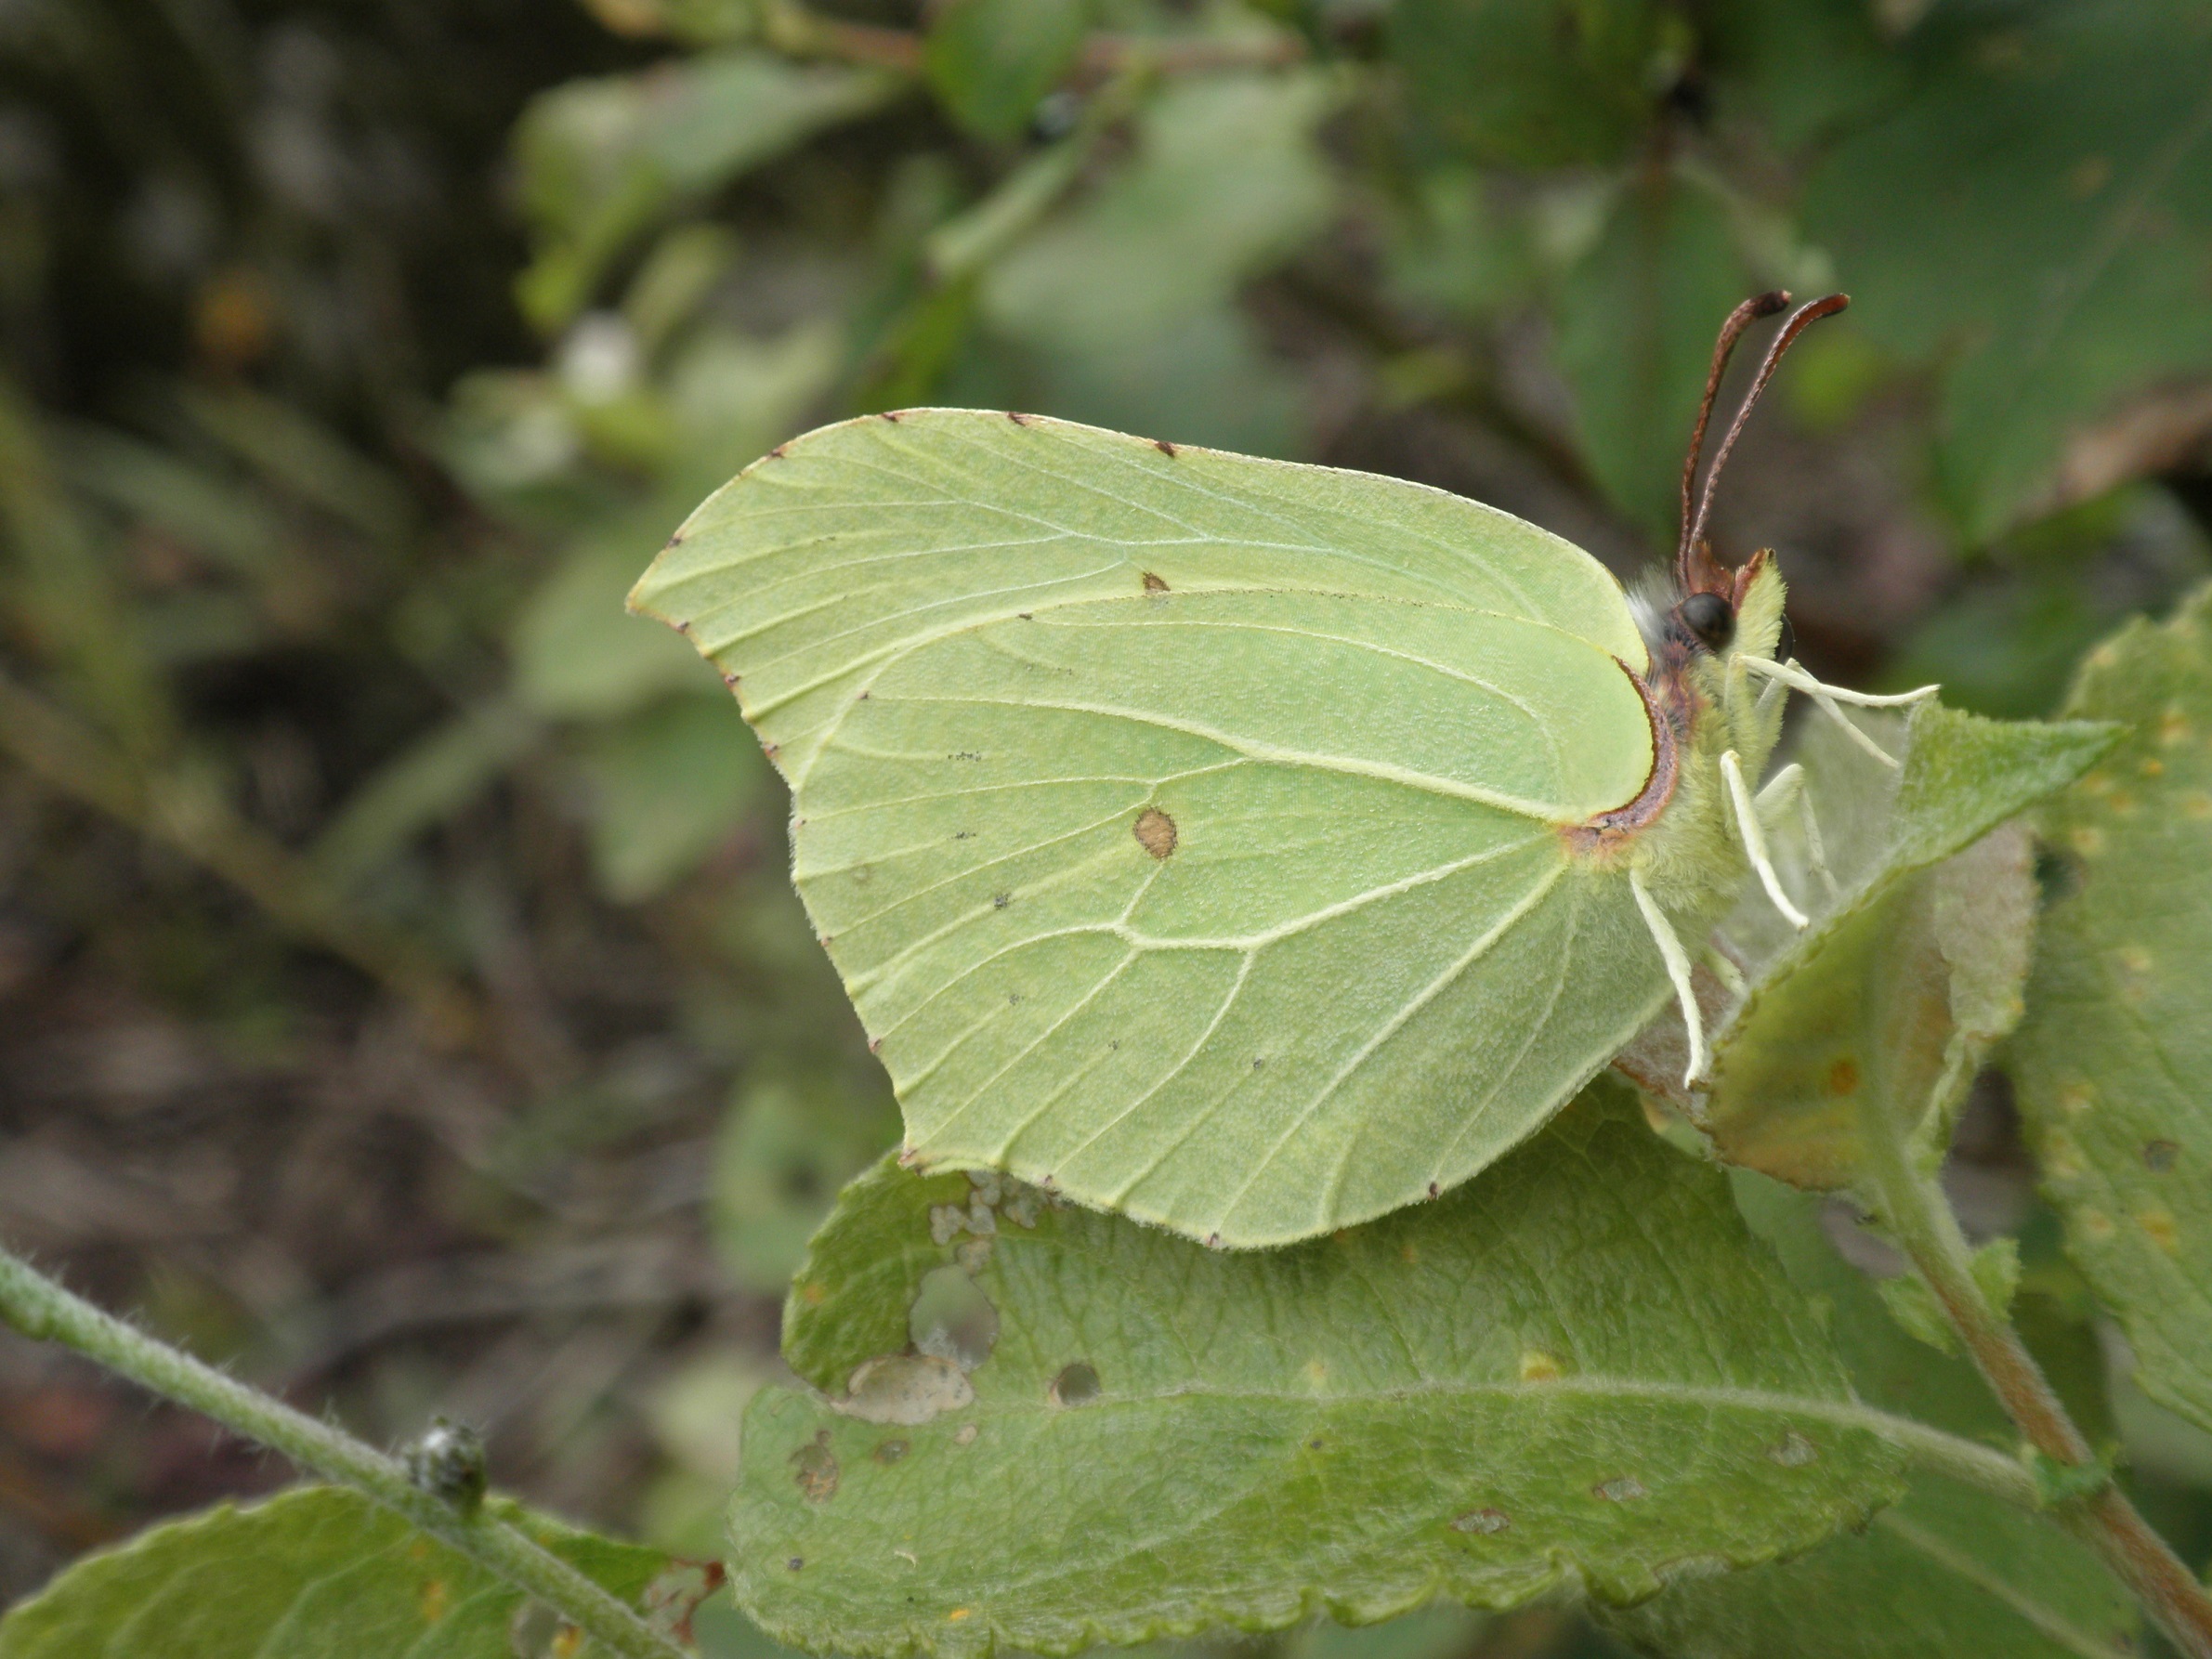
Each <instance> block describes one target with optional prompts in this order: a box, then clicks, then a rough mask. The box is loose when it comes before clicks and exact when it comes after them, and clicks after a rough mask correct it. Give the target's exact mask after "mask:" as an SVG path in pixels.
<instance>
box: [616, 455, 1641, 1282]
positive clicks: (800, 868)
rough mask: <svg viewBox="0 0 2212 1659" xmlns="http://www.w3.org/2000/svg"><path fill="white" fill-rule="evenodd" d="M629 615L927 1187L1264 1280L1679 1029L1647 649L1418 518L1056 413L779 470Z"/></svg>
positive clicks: (1325, 476)
mask: <svg viewBox="0 0 2212 1659" xmlns="http://www.w3.org/2000/svg"><path fill="white" fill-rule="evenodd" d="M632 602H633V604H634V605H635V606H636V607H638V608H640V609H642V610H645V611H648V612H649V613H650V614H654V615H658V616H661V617H662V618H664V619H666V620H671V621H673V622H674V623H675V624H676V625H677V626H679V627H684V628H687V630H688V631H689V636H690V638H691V641H692V643H693V644H694V645H695V646H696V647H699V648H700V650H701V651H703V652H705V653H707V654H708V655H709V656H710V657H712V658H713V660H715V662H716V663H717V665H718V666H719V667H720V668H721V669H722V671H723V672H724V673H725V674H726V676H730V677H732V678H733V679H734V681H735V683H736V684H737V687H738V691H739V696H740V700H741V702H742V704H743V707H744V709H745V712H746V716H747V718H748V719H750V720H751V721H752V722H753V725H754V727H755V729H756V730H757V731H758V732H759V733H760V736H761V738H762V739H763V742H764V744H765V745H766V747H767V748H768V749H769V752H770V754H771V756H772V758H774V759H775V761H776V764H777V765H778V767H779V769H780V770H781V771H782V773H783V775H784V776H785V777H786V778H787V779H789V780H790V782H791V783H792V791H793V818H792V846H793V864H792V870H793V877H794V880H795V881H796V882H797V885H798V887H799V890H800V892H801V894H802V895H804V896H805V900H806V904H807V909H808V914H809V915H810V917H811V918H812V919H813V921H814V924H815V928H816V931H817V933H818V934H819V935H820V936H821V937H822V940H823V943H824V945H825V946H826V947H827V948H828V949H829V952H830V955H831V960H833V961H834V962H835V963H836V965H837V968H838V971H839V973H841V974H842V975H843V977H844V983H845V988H846V990H847V992H848V993H849V994H850V995H851V996H852V998H853V1000H854V1003H855V1006H856V1007H857V1009H858V1011H859V1012H860V1016H861V1019H862V1021H863V1023H864V1024H865V1025H867V1027H868V1029H869V1031H870V1035H871V1037H872V1038H873V1039H875V1043H876V1047H877V1049H878V1052H879V1053H880V1056H881V1058H882V1060H883V1064H884V1065H885V1067H886V1068H887V1069H888V1070H889V1071H890V1073H891V1077H892V1080H893V1082H894V1084H895V1085H896V1086H897V1089H898V1091H899V1098H900V1103H901V1104H902V1106H903V1108H904V1110H905V1113H906V1120H907V1130H908V1140H909V1142H910V1144H911V1145H912V1146H913V1147H914V1149H915V1151H916V1153H917V1155H918V1156H921V1157H923V1159H925V1160H928V1161H932V1162H937V1163H943V1164H949V1165H951V1166H953V1167H964V1168H983V1167H989V1168H1001V1169H1009V1170H1011V1171H1012V1172H1013V1173H1014V1174H1016V1175H1019V1176H1021V1177H1022V1178H1023V1179H1025V1180H1033V1181H1040V1182H1041V1181H1043V1180H1045V1179H1046V1178H1048V1177H1049V1178H1050V1179H1051V1180H1053V1181H1054V1182H1056V1183H1057V1184H1058V1187H1059V1189H1060V1190H1061V1191H1063V1192H1065V1193H1066V1194H1067V1195H1070V1196H1073V1197H1075V1198H1077V1199H1079V1200H1080V1201H1082V1202H1085V1203H1090V1204H1095V1205H1099V1206H1103V1207H1108V1208H1119V1209H1122V1210H1124V1211H1126V1212H1127V1213H1129V1214H1132V1215H1134V1216H1136V1217H1138V1218H1139V1219H1141V1220H1146V1221H1159V1222H1161V1223H1162V1224H1164V1225H1168V1226H1171V1227H1173V1228H1175V1229H1176V1230H1177V1231H1179V1232H1183V1233H1185V1234H1189V1235H1191V1236H1194V1237H1198V1238H1204V1237H1207V1236H1209V1235H1210V1234H1218V1235H1219V1237H1220V1238H1221V1239H1222V1240H1224V1242H1227V1243H1229V1244H1232V1245H1237V1246H1247V1245H1265V1244H1274V1243H1279V1242H1284V1241H1287V1240H1289V1239H1294V1238H1299V1237H1304V1236H1309V1235H1311V1234H1315V1233H1318V1232H1322V1231H1326V1230H1328V1229H1329V1228H1332V1227H1337V1226H1342V1225H1345V1224H1347V1223H1349V1222H1353V1221H1362V1220H1365V1219H1367V1218H1368V1217H1371V1216H1374V1215H1378V1214H1381V1212H1383V1211H1384V1210H1387V1209H1391V1208H1395V1207H1397V1206H1399V1205H1402V1204H1407V1203H1411V1202H1415V1201H1417V1200H1419V1199H1420V1198H1422V1197H1425V1196H1427V1195H1430V1194H1431V1193H1433V1191H1435V1190H1437V1189H1439V1188H1441V1187H1445V1186H1449V1185H1452V1184H1454V1183H1456V1182H1459V1181H1463V1180H1465V1179H1466V1178H1467V1177H1468V1176H1470V1175H1472V1174H1473V1173H1474V1172H1475V1171H1477V1170H1478V1169H1482V1168H1483V1167H1485V1166H1486V1165H1487V1164H1488V1163H1490V1162H1491V1161H1492V1160H1494V1159H1495V1158H1496V1157H1497V1156H1499V1154H1501V1153H1503V1152H1504V1151H1506V1150H1507V1149H1508V1148H1509V1147H1511V1146H1512V1145H1514V1144H1516V1143H1519V1142H1520V1141H1521V1140H1523V1139H1524V1138H1525V1137H1526V1136H1527V1135H1528V1134H1529V1133H1530V1132H1531V1131H1533V1130H1535V1129H1536V1128H1537V1127H1538V1125H1539V1124H1541V1123H1542V1122H1543V1121H1544V1119H1545V1118H1547V1117H1550V1116H1551V1113H1552V1112H1553V1111H1555V1110H1557V1109H1558V1107H1559V1106H1560V1105H1562V1104H1564V1103H1565V1101H1566V1100H1567V1099H1568V1098H1570V1097H1571V1096H1572V1094H1573V1093H1574V1091H1576V1090H1577V1089H1579V1088H1580V1087H1581V1085H1582V1084H1583V1083H1584V1082H1585V1081H1586V1080H1587V1079H1588V1078H1589V1077H1590V1075H1591V1073H1592V1072H1594V1071H1595V1070H1596V1069H1597V1067H1599V1066H1600V1065H1603V1064H1604V1063H1605V1062H1606V1061H1607V1060H1608V1059H1610V1058H1611V1057H1612V1055H1613V1054H1614V1053H1615V1052H1616V1051H1617V1050H1618V1049H1619V1047H1620V1045H1621V1044H1622V1043H1624V1042H1626V1041H1627V1040H1628V1039H1629V1038H1630V1036H1631V1035H1633V1033H1634V1032H1635V1030H1636V1029H1637V1027H1639V1026H1640V1025H1643V1022H1644V1021H1645V1020H1646V1019H1648V1018H1649V1016H1650V1014H1651V1012H1653V1010H1654V1009H1656V1007H1657V1006H1658V1004H1659V1002H1660V1000H1661V999H1662V998H1663V997H1664V996H1665V994H1666V985H1667V982H1666V977H1665V973H1664V969H1663V967H1662V965H1661V962H1660V959H1659V956H1658V953H1657V951H1656V949H1655V948H1654V947H1653V946H1652V943H1651V938H1650V935H1649V934H1648V932H1647V931H1646V929H1645V927H1644V924H1643V920H1642V918H1641V916H1640V914H1639V912H1638V911H1637V908H1636V906H1635V902H1634V900H1633V898H1632V896H1631V895H1630V893H1629V892H1628V891H1627V889H1628V882H1627V879H1626V877H1625V876H1624V875H1623V874H1622V873H1621V872H1620V871H1619V870H1618V869H1612V868H1608V867H1604V866H1602V865H1601V864H1599V863H1597V862H1595V861H1590V860H1584V859H1581V858H1578V857H1577V856H1573V855H1572V854H1571V853H1570V851H1569V848H1568V843H1567V842H1566V840H1565V839H1564V838H1563V837H1562V836H1561V835H1560V834H1559V833H1558V832H1557V830H1558V827H1559V826H1560V825H1563V824H1577V823H1582V822H1586V821H1588V820H1589V819H1590V817H1592V816H1595V815H1596V814H1597V813H1600V812H1603V811H1604V810H1606V809H1608V808H1610V807H1612V806H1615V805H1617V804H1619V803H1622V802H1626V801H1630V800H1632V799H1634V798H1635V797H1636V795H1637V794H1638V792H1639V791H1640V790H1642V789H1643V785H1644V781H1645V779H1646V778H1647V777H1649V776H1650V775H1651V769H1652V765H1653V748H1652V738H1651V726H1650V723H1649V720H1648V717H1647V716H1646V714H1645V712H1644V709H1643V700H1642V699H1641V697H1640V696H1639V694H1638V692H1637V691H1636V689H1635V687H1634V686H1633V685H1632V684H1631V683H1630V677H1629V676H1628V675H1627V674H1625V673H1623V672H1622V664H1623V663H1624V662H1637V663H1640V662H1642V661H1643V660H1644V648H1643V642H1642V640H1641V638H1640V637H1639V636H1638V635H1637V634H1636V633H1635V629H1634V623H1633V620H1632V618H1631V617H1630V613H1629V609H1628V607H1627V605H1626V603H1625V601H1624V599H1623V597H1622V594H1621V591H1620V588H1619V586H1618V584H1617V583H1616V581H1614V579H1613V578H1612V577H1611V576H1610V575H1609V574H1607V573H1606V571H1605V570H1604V569H1603V567H1601V566H1600V565H1599V564H1598V563H1597V562H1596V561H1595V560H1594V559H1591V558H1590V557H1589V555H1585V554H1583V553H1580V552H1579V551H1577V550H1576V549H1573V548H1571V547H1569V546H1568V545H1567V544H1566V543H1564V542H1560V541H1558V540H1557V539H1555V538H1553V537H1551V536H1549V535H1547V534H1545V533H1544V532H1542V531H1539V530H1538V529H1534V528H1533V527H1531V526H1529V525H1525V524H1523V523H1521V522H1520V521H1519V520H1517V519H1512V518H1510V517H1507V516H1504V515H1502V514H1499V513H1496V512H1494V511H1492V510H1490V509H1487V508H1484V507H1481V506H1478V505H1476V504H1475V503H1471V502H1468V501H1464V500H1461V499H1459V498H1457V497H1452V496H1446V495H1444V494H1442V493H1441V492H1438V491H1434V490H1423V489H1421V488H1420V487H1418V486H1414V485H1409V484H1404V483H1399V482H1395V481H1392V480H1387V479H1382V478H1377V477H1367V476H1364V475H1360V474H1355V473H1342V472H1334V471H1329V470H1326V469H1322V468H1315V467H1294V466H1286V465H1281V464H1273V463H1266V462H1259V461H1253V460H1250V459H1249V458H1247V457H1243V456H1233V455H1224V454H1220V453H1216V452H1213V451H1202V450H1193V449H1180V448H1177V447H1175V446H1173V445H1164V444H1154V443H1148V442H1146V441H1145V440H1143V439H1141V438H1127V437H1123V436H1121V435H1119V434H1116V433H1107V432H1100V431H1095V430H1092V429H1089V428H1085V427H1080V426H1072V425H1066V424H1063V423H1060V422H1054V421H1046V420H1043V419H1041V418H1035V417H1022V418H1020V419H1013V418H1009V417H1008V416H1005V415H999V414H990V413H985V412H979V411H907V412H905V413H903V414H899V415H896V416H888V417H883V418H876V419H870V420H865V421H858V422H850V423H847V424H845V425H839V426H832V427H827V428H824V429H823V430H821V431H819V432H817V433H814V434H812V435H810V436H808V437H806V438H799V439H795V440H793V441H792V443H790V444H787V445H784V446H781V447H780V448H779V450H778V451H774V452H773V453H772V454H771V455H770V456H769V457H768V458H767V459H766V460H764V461H762V462H760V463H758V464H755V465H754V466H753V467H751V468H749V469H748V470H747V471H746V472H745V473H743V474H741V475H740V477H738V479H737V480H736V481H734V482H733V483H731V484H730V485H728V486H727V487H726V488H725V489H724V490H722V491H721V492H720V493H718V494H717V495H715V496H714V497H713V498H712V499H711V500H710V501H709V502H708V503H706V504H705V505H704V506H702V507H701V508H700V510H699V512H698V513H697V514H695V515H694V516H692V518H691V519H690V521H689V522H688V523H687V525H686V527H685V529H683V530H682V531H681V532H679V535H678V538H677V541H676V543H675V544H674V546H673V547H672V548H671V549H669V550H668V551H667V552H665V553H663V554H662V555H661V558H660V559H659V560H657V561H656V562H655V564H654V566H653V568H652V569H651V570H650V571H649V572H648V575H647V576H646V577H645V579H644V580H643V581H641V582H640V583H639V584H638V587H637V589H636V591H635V594H634V595H633V600H632Z"/></svg>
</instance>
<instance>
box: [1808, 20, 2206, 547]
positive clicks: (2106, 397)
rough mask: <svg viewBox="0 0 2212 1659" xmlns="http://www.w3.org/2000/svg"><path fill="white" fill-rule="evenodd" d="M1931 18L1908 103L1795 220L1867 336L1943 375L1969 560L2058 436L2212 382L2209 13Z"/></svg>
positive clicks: (1946, 456)
mask: <svg viewBox="0 0 2212 1659" xmlns="http://www.w3.org/2000/svg"><path fill="white" fill-rule="evenodd" d="M1771 9H1780V10H1791V9H1796V8H1793V7H1779V8H1771ZM1944 9H1945V10H1946V11H1950V10H1954V9H1956V10H1957V11H1958V12H1961V13H1963V14H1965V15H1962V16H1959V17H1957V18H1956V19H1949V18H1944V17H1942V16H1940V15H1939V16H1938V17H1936V18H1931V20H1929V23H1928V24H1927V25H1926V26H1924V27H1923V28H1922V29H1920V30H1918V31H1916V32H1915V35H1914V37H1913V39H1912V41H1911V43H1910V50H1909V52H1908V53H1907V54H1906V60H1907V62H1908V63H1909V65H1910V75H1909V80H1910V92H1909V95H1908V96H1906V97H1904V98H1902V99H1896V100H1891V101H1889V102H1886V103H1884V104H1882V105H1880V106H1878V109H1879V111H1880V116H1879V119H1875V120H1871V121H1868V122H1865V123H1864V124H1863V125H1862V128H1861V130H1859V131H1857V132H1856V133H1854V134H1853V135H1852V136H1851V137H1847V138H1845V139H1844V140H1843V141H1842V142H1840V143H1838V144H1835V145H1834V146H1832V147H1831V148H1829V149H1828V150H1826V152H1825V153H1824V154H1823V156H1822V158H1821V160H1820V162H1819V163H1818V165H1817V166H1816V167H1815V168H1814V170H1813V174H1812V176H1811V177H1810V179H1809V181H1808V184H1807V188H1806V195H1805V199H1804V207H1803V216H1804V224H1805V229H1806V233H1807V235H1808V236H1809V237H1810V238H1812V239H1813V241H1815V242H1820V243H1822V244H1824V245H1825V246H1826V249H1827V251H1828V252H1829V253H1830V254H1831V255H1833V256H1834V258H1835V261H1836V268H1837V270H1838V272H1839V275H1840V277H1841V279H1842V281H1843V282H1844V284H1845V285H1846V286H1848V287H1849V288H1850V289H1851V290H1852V294H1853V295H1854V297H1855V298H1856V300H1857V302H1858V303H1857V305H1856V307H1855V308H1854V311H1853V315H1854V316H1855V317H1856V318H1858V320H1859V326H1860V327H1861V328H1862V329H1863V330H1865V333H1867V335H1868V337H1869V338H1871V339H1873V340H1874V341H1875V342H1876V343H1878V345H1880V346H1883V347H1885V348H1886V349H1889V350H1891V351H1893V352H1895V353H1897V354H1898V355H1900V356H1904V357H1908V358H1914V359H1922V360H1931V361H1936V362H1940V363H1941V364H1942V365H1943V366H1944V377H1943V393H1942V399H1941V407H1940V410H1939V417H1940V420H1941V423H1942V428H1943V446H1942V482H1943V486H1944V493H1945V495H1946V496H1947V498H1948V500H1949V503H1950V506H1951V508H1952V511H1953V512H1954V514H1955V515H1956V516H1957V520H1958V522H1959V524H1960V526H1961V528H1962V529H1964V531H1965V533H1966V535H1967V536H1968V538H1969V539H1970V540H1971V541H1975V542H1982V541H1986V540H1988V539H1990V538H1991V537H1993V536H1995V535H1996V534H1997V533H1998V532H1999V531H2000V530H2001V529H2004V528H2005V527H2006V526H2007V525H2008V524H2009V523H2011V522H2013V521H2015V520H2017V519H2018V518H2020V517H2021V516H2023V515H2026V514H2028V513H2031V512H2033V511H2035V510H2038V508H2039V507H2040V506H2041V505H2042V504H2044V503H2045V502H2046V500H2047V499H2048V492H2049V491H2050V490H2051V488H2052V480H2053V477H2054V472H2055V470H2056V469H2057V466H2058V464H2059V462H2060V460H2061V454H2062V452H2063V451H2065V449H2066V447H2067V445H2068V443H2069V440H2070V439H2073V438H2078V437H2079V436H2080V435H2081V434H2082V433H2083V432H2084V430H2085V429H2086V428H2088V427H2089V426H2090V425H2093V424H2095V423H2098V422H2100V421H2102V420H2105V419H2107V418H2109V417H2112V416H2114V415H2117V414H2119V413H2120V412H2122V411H2123V409H2124V407H2125V404H2126V401H2127V399H2128V398H2131V397H2133V396H2135V395H2137V394H2140V393H2144V392H2147V391H2149V390H2150V389H2151V388H2153V386H2158V385H2166V384H2170V383H2172V382H2174V381H2175V380H2176V379H2178V378H2179V377H2181V376H2184V375H2190V374H2197V375H2202V374H2203V373H2205V372H2207V371H2212V307H2206V306H2205V304H2204V272H2205V268H2206V266H2207V264H2212V166H2208V165H2207V164H2206V158H2207V156H2208V155H2212V148H2208V146H2212V99H2208V98H2207V96H2206V92H2205V88H2206V87H2207V86H2208V85H2212V15H2208V14H2207V13H2206V12H2205V8H2204V7H2201V6H2199V5H2195V4H2193V3H2192V0H2104V3H2102V4H2087V5H2074V6H2053V7H1992V8H1987V9H1986V10H1985V12H1984V13H1983V16H1980V17H1975V16H1973V15H1972V12H1971V8H1944ZM2154 451H2155V446H2151V447H2149V448H2146V449H2144V450H2143V451H2142V452H2141V453H2140V456H2139V457H2138V458H2137V460H2136V461H2135V463H2134V464H2133V465H2132V466H2131V467H2129V466H2122V467H2120V468H2119V469H2118V470H2117V471H2116V472H2113V471H2112V469H2110V468H2109V467H2108V468H2107V469H2106V472H2107V474H2109V476H2106V477H2101V478H2100V479H2099V480H2097V481H2096V482H2109V481H2114V479H2115V478H2116V477H2124V476H2127V473H2128V472H2129V471H2133V470H2143V469H2146V468H2152V467H2156V466H2162V465H2165V464H2167V462H2166V460H2163V459H2159V458H2158V456H2157V453H2154ZM2064 487H2065V484H2064V479H2063V478H2062V477H2061V488H2064ZM2089 487H2092V488H2093V487H2095V483H2094V482H2093V483H2092V484H2091V485H2090V486H2089Z"/></svg>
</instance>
